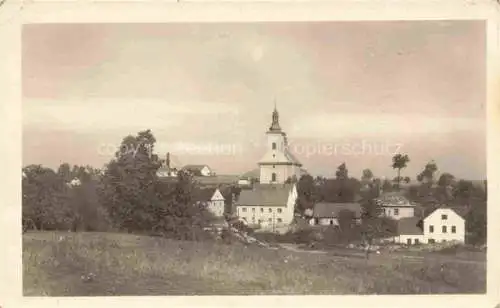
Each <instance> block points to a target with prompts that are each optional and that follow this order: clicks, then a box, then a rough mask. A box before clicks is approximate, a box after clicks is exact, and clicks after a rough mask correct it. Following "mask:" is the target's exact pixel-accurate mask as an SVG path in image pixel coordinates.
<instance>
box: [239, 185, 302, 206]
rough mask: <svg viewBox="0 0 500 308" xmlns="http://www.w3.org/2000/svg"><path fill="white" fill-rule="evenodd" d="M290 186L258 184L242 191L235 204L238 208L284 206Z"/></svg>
mask: <svg viewBox="0 0 500 308" xmlns="http://www.w3.org/2000/svg"><path fill="white" fill-rule="evenodd" d="M291 189H292V185H291V184H281V185H269V184H259V185H255V186H254V187H253V188H252V189H246V190H242V191H241V192H240V195H239V197H238V200H236V202H235V204H236V205H238V206H252V205H254V206H286V204H287V201H288V196H289V195H290V191H291Z"/></svg>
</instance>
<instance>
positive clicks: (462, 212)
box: [424, 205, 471, 219]
mask: <svg viewBox="0 0 500 308" xmlns="http://www.w3.org/2000/svg"><path fill="white" fill-rule="evenodd" d="M439 209H449V210H452V211H454V212H455V213H457V214H458V216H460V217H462V218H463V219H465V218H466V217H467V214H469V212H470V211H471V208H470V207H468V206H447V205H442V206H439V207H437V208H435V209H434V210H433V211H431V212H430V213H428V214H427V215H426V216H425V218H427V217H429V216H430V215H432V213H434V212H435V211H437V210H439ZM425 218H424V219H425Z"/></svg>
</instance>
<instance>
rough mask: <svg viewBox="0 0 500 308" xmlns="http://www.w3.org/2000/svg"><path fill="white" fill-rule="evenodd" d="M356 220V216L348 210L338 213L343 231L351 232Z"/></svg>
mask: <svg viewBox="0 0 500 308" xmlns="http://www.w3.org/2000/svg"><path fill="white" fill-rule="evenodd" d="M355 218H356V214H355V213H354V212H353V211H351V210H348V209H343V210H340V211H339V213H338V223H339V228H340V230H341V231H347V230H349V229H350V228H351V227H352V225H353V223H354V220H355Z"/></svg>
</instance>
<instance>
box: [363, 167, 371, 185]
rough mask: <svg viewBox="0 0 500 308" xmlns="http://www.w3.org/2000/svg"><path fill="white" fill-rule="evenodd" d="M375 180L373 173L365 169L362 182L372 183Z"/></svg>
mask: <svg viewBox="0 0 500 308" xmlns="http://www.w3.org/2000/svg"><path fill="white" fill-rule="evenodd" d="M372 179H373V172H372V171H371V170H370V169H364V170H363V175H362V176H361V180H363V181H365V182H370V181H371V180H372Z"/></svg>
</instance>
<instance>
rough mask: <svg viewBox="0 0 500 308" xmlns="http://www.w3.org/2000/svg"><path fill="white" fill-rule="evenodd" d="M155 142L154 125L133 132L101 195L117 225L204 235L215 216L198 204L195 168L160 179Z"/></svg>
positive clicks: (105, 179) (173, 234) (190, 236)
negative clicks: (169, 178) (193, 175)
mask: <svg viewBox="0 0 500 308" xmlns="http://www.w3.org/2000/svg"><path fill="white" fill-rule="evenodd" d="M155 142H156V139H155V138H154V136H153V134H152V133H151V131H150V130H146V131H142V132H139V133H138V134H137V135H136V136H127V137H125V138H124V139H123V141H122V145H121V150H120V151H118V152H117V153H116V154H115V159H114V160H112V161H111V162H110V163H109V164H108V165H107V169H106V171H105V173H104V175H103V177H102V190H101V196H102V200H103V204H104V205H105V207H106V209H107V210H108V213H109V216H110V219H111V220H112V222H113V226H114V227H115V228H117V229H120V230H123V231H127V232H153V233H154V234H158V235H162V236H168V237H174V238H178V239H200V238H203V237H204V236H205V233H204V232H203V228H204V227H206V226H207V225H208V224H209V223H211V220H212V219H213V216H211V214H210V213H209V212H208V211H207V209H206V208H205V207H204V205H202V204H198V203H195V200H194V199H193V191H194V187H195V184H194V181H193V178H192V176H191V175H190V174H189V173H187V172H184V171H180V172H179V173H178V176H177V180H176V181H171V182H168V181H160V179H159V178H158V177H157V175H156V172H157V170H158V168H159V167H160V166H161V162H160V161H159V159H158V156H157V155H156V154H153V153H154V145H155ZM131 149H133V150H131Z"/></svg>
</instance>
